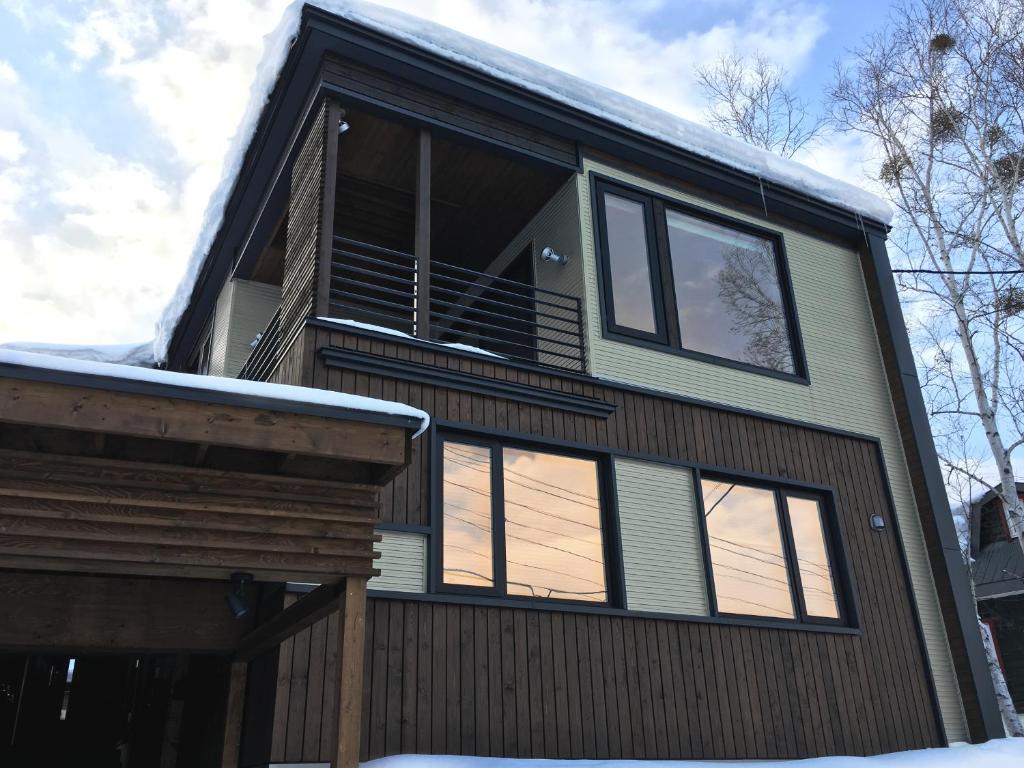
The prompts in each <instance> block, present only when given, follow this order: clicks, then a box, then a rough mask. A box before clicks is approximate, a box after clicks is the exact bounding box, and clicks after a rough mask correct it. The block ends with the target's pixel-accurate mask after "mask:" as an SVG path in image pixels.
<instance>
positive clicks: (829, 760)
mask: <svg viewBox="0 0 1024 768" xmlns="http://www.w3.org/2000/svg"><path fill="white" fill-rule="evenodd" d="M751 765H757V766H758V768H781V767H783V766H785V768H1022V766H1024V739H996V740H994V741H989V742H987V743H985V744H969V745H968V744H965V745H962V746H954V747H950V748H949V749H921V750H916V751H913V752H895V753H893V754H889V755H876V756H874V757H816V758H811V759H808V760H766V761H763V762H756V761H746V762H732V761H724V760H716V761H713V762H709V761H703V760H700V761H689V760H518V759H512V758H498V757H453V756H450V755H397V756H395V757H383V758H381V759H379V760H371V761H370V762H368V763H363V764H362V766H363V768H727V766H751Z"/></svg>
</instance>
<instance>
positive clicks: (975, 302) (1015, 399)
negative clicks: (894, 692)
mask: <svg viewBox="0 0 1024 768" xmlns="http://www.w3.org/2000/svg"><path fill="white" fill-rule="evenodd" d="M1021 6H1022V0H1008V2H997V1H996V0H974V1H973V2H968V1H967V0H918V1H917V2H906V3H905V4H904V5H901V6H898V7H896V8H895V9H894V10H893V12H892V16H891V18H890V20H889V22H888V24H887V25H886V28H885V29H884V30H883V31H881V32H879V33H877V34H875V35H874V36H872V37H870V38H868V39H867V40H866V41H865V42H864V43H863V45H862V46H861V47H860V48H859V49H858V50H857V51H855V52H854V53H853V55H852V59H851V61H850V63H849V64H848V65H846V66H840V67H839V71H838V72H837V77H836V82H835V84H834V86H833V87H832V89H831V93H830V96H831V104H832V117H833V120H834V123H835V125H836V126H837V127H838V128H840V129H842V130H851V131H857V132H860V133H862V134H864V135H866V136H868V137H869V138H870V140H871V143H872V145H873V146H874V147H876V148H877V151H878V153H879V155H880V157H879V178H880V180H881V181H882V182H883V183H884V184H885V185H886V187H887V188H888V189H889V190H890V199H891V201H892V202H893V204H894V205H895V207H896V209H897V212H898V219H897V233H898V234H897V236H896V237H894V239H893V241H894V243H895V244H896V246H897V252H898V253H899V255H900V256H901V257H902V259H903V261H904V263H905V264H906V265H907V267H908V269H910V270H913V271H912V272H910V273H909V276H908V277H906V278H905V279H903V280H902V281H901V282H902V287H903V288H904V298H905V299H906V300H907V301H909V302H910V306H909V307H908V309H909V310H910V312H909V313H908V314H909V315H910V316H911V317H917V323H916V328H917V330H918V341H919V350H918V351H919V357H920V358H921V368H922V383H923V385H924V388H925V394H926V397H927V399H928V401H929V404H930V407H931V416H932V422H933V428H934V430H935V432H936V435H937V442H938V443H939V448H940V455H941V458H942V460H943V462H944V464H945V467H946V470H947V472H948V473H949V474H950V475H951V477H952V478H954V479H959V480H961V481H967V482H970V483H979V484H981V485H982V486H983V487H989V488H991V489H992V490H994V491H996V492H997V493H999V495H1000V497H1001V500H1002V502H1003V504H1002V506H1003V509H1004V512H1005V514H1006V517H1007V522H1008V524H1009V529H1010V531H1011V532H1012V533H1013V535H1014V536H1018V537H1019V536H1020V534H1021V531H1022V529H1024V503H1022V502H1021V500H1020V498H1019V497H1018V495H1017V491H1016V478H1015V472H1014V464H1013V454H1014V451H1015V450H1016V449H1017V448H1019V447H1020V446H1021V445H1022V444H1024V431H1022V427H1024V421H1022V420H1021V418H1020V414H1021V404H1022V395H1021V386H1020V385H1021V383H1022V382H1021V380H1020V379H1021V375H1020V374H1021V368H1020V366H1021V363H1022V362H1024V356H1022V354H1021V353H1022V351H1024V346H1022V345H1021V344H1020V342H1019V339H1020V338H1021V330H1022V315H1024V287H1022V285H1021V276H1020V274H1019V273H1017V270H1019V269H1020V268H1021V267H1022V266H1024V259H1022V258H1020V257H1021V252H1020V251H1019V244H1020V237H1019V234H1020V226H1021V222H1022V218H1021V209H1020V202H1021V201H1020V190H1019V187H1020V180H1021V173H1020V171H1021V154H1020V136H1021V135H1022V131H1021V129H1020V125H1021V123H1020V120H1021V117H1022V115H1024V113H1022V111H1021V109H1020V104H1021V101H1022V100H1021V89H1020V85H1021V84H1024V77H1020V68H1021V66H1022V65H1021V64H1020V59H1019V58H1017V59H1015V58H1014V57H1015V56H1017V57H1019V55H1020V52H1021V42H1020V40H1019V39H1018V38H1019V35H1020V29H1021V28H1022V23H1024V13H1022V10H1021ZM1014 89H1016V91H1014ZM974 430H980V431H981V432H982V433H983V435H984V444H985V445H986V446H987V449H988V451H987V452H988V458H989V459H990V460H991V461H992V463H993V464H994V466H995V468H996V475H997V479H995V480H994V481H993V480H991V479H989V477H987V476H986V475H985V474H984V473H982V472H981V471H980V468H981V465H982V464H983V462H982V461H980V460H979V457H978V456H977V455H976V452H974V451H973V450H972V446H973V445H974V444H975V443H974V442H973V441H971V440H970V439H969V436H970V434H971V432H972V431H974ZM1022 546H1024V541H1022ZM982 638H983V641H984V644H985V647H986V651H987V653H988V657H989V665H990V667H991V669H992V676H993V680H994V682H995V684H996V691H997V696H998V698H999V701H1000V707H1001V711H1002V714H1003V720H1004V724H1005V725H1006V727H1007V730H1008V731H1009V732H1010V733H1011V734H1012V735H1024V728H1022V726H1021V722H1020V719H1019V718H1018V717H1017V716H1016V713H1015V711H1014V709H1013V705H1012V701H1011V699H1010V697H1009V693H1008V691H1007V689H1006V683H1005V680H1004V679H1003V676H1002V673H1001V670H1000V668H999V665H998V662H997V659H996V656H995V651H994V648H993V645H992V641H991V637H990V636H989V634H988V632H987V628H982Z"/></svg>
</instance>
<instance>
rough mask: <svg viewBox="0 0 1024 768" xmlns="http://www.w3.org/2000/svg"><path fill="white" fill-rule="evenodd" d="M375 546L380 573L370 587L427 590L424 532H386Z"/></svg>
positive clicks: (388, 589) (413, 590)
mask: <svg viewBox="0 0 1024 768" xmlns="http://www.w3.org/2000/svg"><path fill="white" fill-rule="evenodd" d="M376 549H377V551H378V552H380V559H379V560H378V561H377V563H376V566H377V567H378V568H379V569H380V576H374V577H373V578H372V579H370V581H369V583H368V584H367V587H369V588H370V589H380V590H387V591H394V592H426V591H427V537H426V536H425V535H423V534H422V533H406V532H404V531H384V532H383V533H381V541H380V542H379V543H378V544H377V546H376Z"/></svg>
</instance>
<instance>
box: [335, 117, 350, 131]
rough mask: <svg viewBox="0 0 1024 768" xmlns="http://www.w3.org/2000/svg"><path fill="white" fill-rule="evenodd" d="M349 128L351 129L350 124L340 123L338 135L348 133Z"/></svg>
mask: <svg viewBox="0 0 1024 768" xmlns="http://www.w3.org/2000/svg"><path fill="white" fill-rule="evenodd" d="M349 127H350V126H349V124H348V123H346V122H345V121H344V120H342V121H341V122H340V123H338V133H339V134H341V133H344V132H345V131H347V130H348V129H349Z"/></svg>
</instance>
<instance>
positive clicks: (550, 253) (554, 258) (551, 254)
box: [540, 245, 569, 265]
mask: <svg viewBox="0 0 1024 768" xmlns="http://www.w3.org/2000/svg"><path fill="white" fill-rule="evenodd" d="M540 257H541V258H542V259H543V260H544V261H550V262H551V263H552V264H563V265H564V264H568V263H569V257H568V256H566V255H565V254H564V253H557V252H556V251H555V249H554V248H552V247H551V246H550V245H549V246H547V247H546V248H544V250H543V251H541V252H540Z"/></svg>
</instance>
